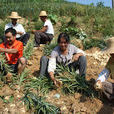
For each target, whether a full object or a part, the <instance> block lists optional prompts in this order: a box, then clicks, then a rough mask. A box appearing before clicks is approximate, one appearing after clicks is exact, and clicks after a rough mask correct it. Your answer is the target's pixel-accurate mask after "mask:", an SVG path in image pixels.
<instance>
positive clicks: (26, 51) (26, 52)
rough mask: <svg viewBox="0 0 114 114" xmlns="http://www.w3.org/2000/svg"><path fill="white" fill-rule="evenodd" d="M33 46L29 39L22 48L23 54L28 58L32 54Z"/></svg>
mask: <svg viewBox="0 0 114 114" xmlns="http://www.w3.org/2000/svg"><path fill="white" fill-rule="evenodd" d="M33 47H34V42H33V41H30V42H29V43H28V44H27V46H26V47H25V48H24V52H23V56H24V57H25V58H26V59H27V60H28V59H29V58H30V56H31V55H32V52H33Z"/></svg>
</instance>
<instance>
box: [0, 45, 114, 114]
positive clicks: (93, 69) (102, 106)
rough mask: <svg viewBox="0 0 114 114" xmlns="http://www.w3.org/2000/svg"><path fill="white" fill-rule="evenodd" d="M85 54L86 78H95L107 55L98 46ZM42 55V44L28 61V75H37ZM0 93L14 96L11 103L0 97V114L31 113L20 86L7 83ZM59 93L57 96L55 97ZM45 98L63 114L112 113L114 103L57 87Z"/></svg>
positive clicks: (6, 96) (7, 96) (6, 97)
mask: <svg viewBox="0 0 114 114" xmlns="http://www.w3.org/2000/svg"><path fill="white" fill-rule="evenodd" d="M86 54H87V80H90V79H92V78H94V79H96V78H97V76H98V74H99V73H100V71H101V70H102V69H103V67H104V66H105V64H106V62H107V61H108V58H109V56H108V55H104V54H102V53H101V52H100V50H99V49H98V48H92V49H90V50H87V51H86ZM42 55H43V46H41V47H40V48H39V49H34V52H33V55H32V56H31V58H30V60H29V61H28V65H27V69H30V76H31V77H33V76H35V77H37V76H38V73H39V67H40V58H41V56H42ZM0 95H1V96H5V99H6V100H7V99H9V97H10V96H12V95H13V96H14V101H13V102H11V103H4V102H3V101H2V100H1V99H0V114H31V113H32V112H29V111H27V110H26V106H25V105H24V103H22V102H21V101H20V98H21V97H22V96H23V94H22V92H21V90H20V88H19V87H18V86H15V89H11V88H10V87H9V85H6V84H5V85H4V87H2V89H0ZM57 95H59V97H57ZM46 100H47V101H48V102H50V103H52V104H54V105H56V106H58V107H60V109H61V113H64V114H77V113H79V114H113V112H114V105H113V103H110V102H109V101H108V100H107V99H105V100H100V99H98V98H92V99H90V98H87V97H85V96H83V95H81V94H79V93H75V94H74V95H64V94H62V93H61V92H60V90H59V89H57V90H53V91H50V92H49V93H48V94H47V96H46Z"/></svg>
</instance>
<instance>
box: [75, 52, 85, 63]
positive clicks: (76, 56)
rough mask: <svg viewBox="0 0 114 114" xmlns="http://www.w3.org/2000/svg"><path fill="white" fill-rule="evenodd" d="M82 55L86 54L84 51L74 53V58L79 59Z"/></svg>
mask: <svg viewBox="0 0 114 114" xmlns="http://www.w3.org/2000/svg"><path fill="white" fill-rule="evenodd" d="M80 56H84V54H83V53H76V54H74V55H73V60H74V61H76V60H78V58H79V57H80Z"/></svg>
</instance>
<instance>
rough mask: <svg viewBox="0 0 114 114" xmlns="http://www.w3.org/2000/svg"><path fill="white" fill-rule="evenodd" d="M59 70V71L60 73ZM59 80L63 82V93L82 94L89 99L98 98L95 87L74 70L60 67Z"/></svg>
mask: <svg viewBox="0 0 114 114" xmlns="http://www.w3.org/2000/svg"><path fill="white" fill-rule="evenodd" d="M58 70H59V71H58ZM58 70H57V73H58V76H57V78H58V79H59V80H60V81H62V82H63V85H62V91H63V92H64V93H65V94H68V93H72V94H73V93H75V92H80V93H82V94H84V95H86V96H89V97H95V96H97V93H96V91H95V90H94V89H93V87H92V86H91V85H90V84H89V83H88V82H87V81H86V80H85V77H81V76H79V75H78V74H76V72H75V71H74V70H72V71H70V70H69V68H68V67H64V66H61V65H58Z"/></svg>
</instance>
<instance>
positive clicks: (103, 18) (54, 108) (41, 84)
mask: <svg viewBox="0 0 114 114" xmlns="http://www.w3.org/2000/svg"><path fill="white" fill-rule="evenodd" d="M0 7H1V8H0V36H1V38H2V36H3V35H4V25H5V24H6V23H8V22H9V21H10V20H9V19H8V18H7V16H9V15H10V13H11V11H17V12H18V13H19V15H20V16H22V17H23V18H22V19H20V20H19V23H21V24H23V26H24V27H25V29H26V31H27V32H29V33H31V30H33V29H40V28H41V26H42V22H41V21H40V20H39V18H38V15H39V12H40V11H41V10H46V11H47V12H48V14H49V16H48V17H49V18H50V20H51V21H52V22H53V25H54V30H55V35H54V39H53V41H52V43H51V44H50V45H41V47H40V48H39V49H37V50H36V49H34V48H33V40H34V36H33V35H32V34H31V37H30V41H29V43H28V45H27V46H26V47H24V57H26V58H27V59H28V63H27V67H26V69H25V71H24V72H23V74H22V75H21V76H20V77H18V76H16V75H13V77H12V82H11V83H9V84H7V83H6V80H5V77H2V76H1V77H0V79H1V80H0V84H1V85H0V98H1V99H0V113H1V114H2V113H3V114H9V113H11V114H15V113H17V114H33V113H37V114H42V113H43V114H58V113H63V114H77V113H80V114H92V113H95V114H107V113H109V114H112V113H113V112H114V105H113V103H110V102H109V101H108V100H107V99H106V98H104V97H103V96H102V95H101V93H100V92H97V91H95V90H94V87H93V85H94V81H95V79H96V78H97V76H98V74H99V73H100V71H101V70H102V69H103V67H104V66H105V65H106V62H107V61H108V59H109V55H106V54H102V52H101V49H104V48H105V47H106V39H108V38H109V37H111V36H113V35H114V13H113V12H114V10H113V9H110V8H108V7H104V6H103V5H98V6H97V7H94V6H92V5H91V6H84V5H79V4H77V3H68V2H65V1H63V0H43V1H41V0H2V1H1V0H0ZM60 32H67V33H68V34H69V35H70V38H71V43H72V44H74V45H76V46H77V47H79V48H81V49H83V50H84V51H85V52H86V54H87V61H88V63H87V76H86V81H85V80H83V78H79V77H78V75H76V74H75V73H74V72H72V73H69V72H67V69H64V68H63V67H61V66H60V68H59V72H58V74H57V75H56V77H57V78H58V79H60V80H61V81H62V82H63V86H62V87H61V88H58V89H57V88H56V87H55V86H54V85H53V83H52V82H51V81H50V80H48V79H47V78H42V77H39V68H40V58H41V56H42V55H47V56H48V55H49V54H50V52H51V50H52V49H53V48H54V47H55V45H56V40H57V37H58V34H59V33H60ZM1 42H2V40H1ZM1 61H3V60H2V59H1ZM4 64H5V63H4ZM109 80H110V79H109Z"/></svg>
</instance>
